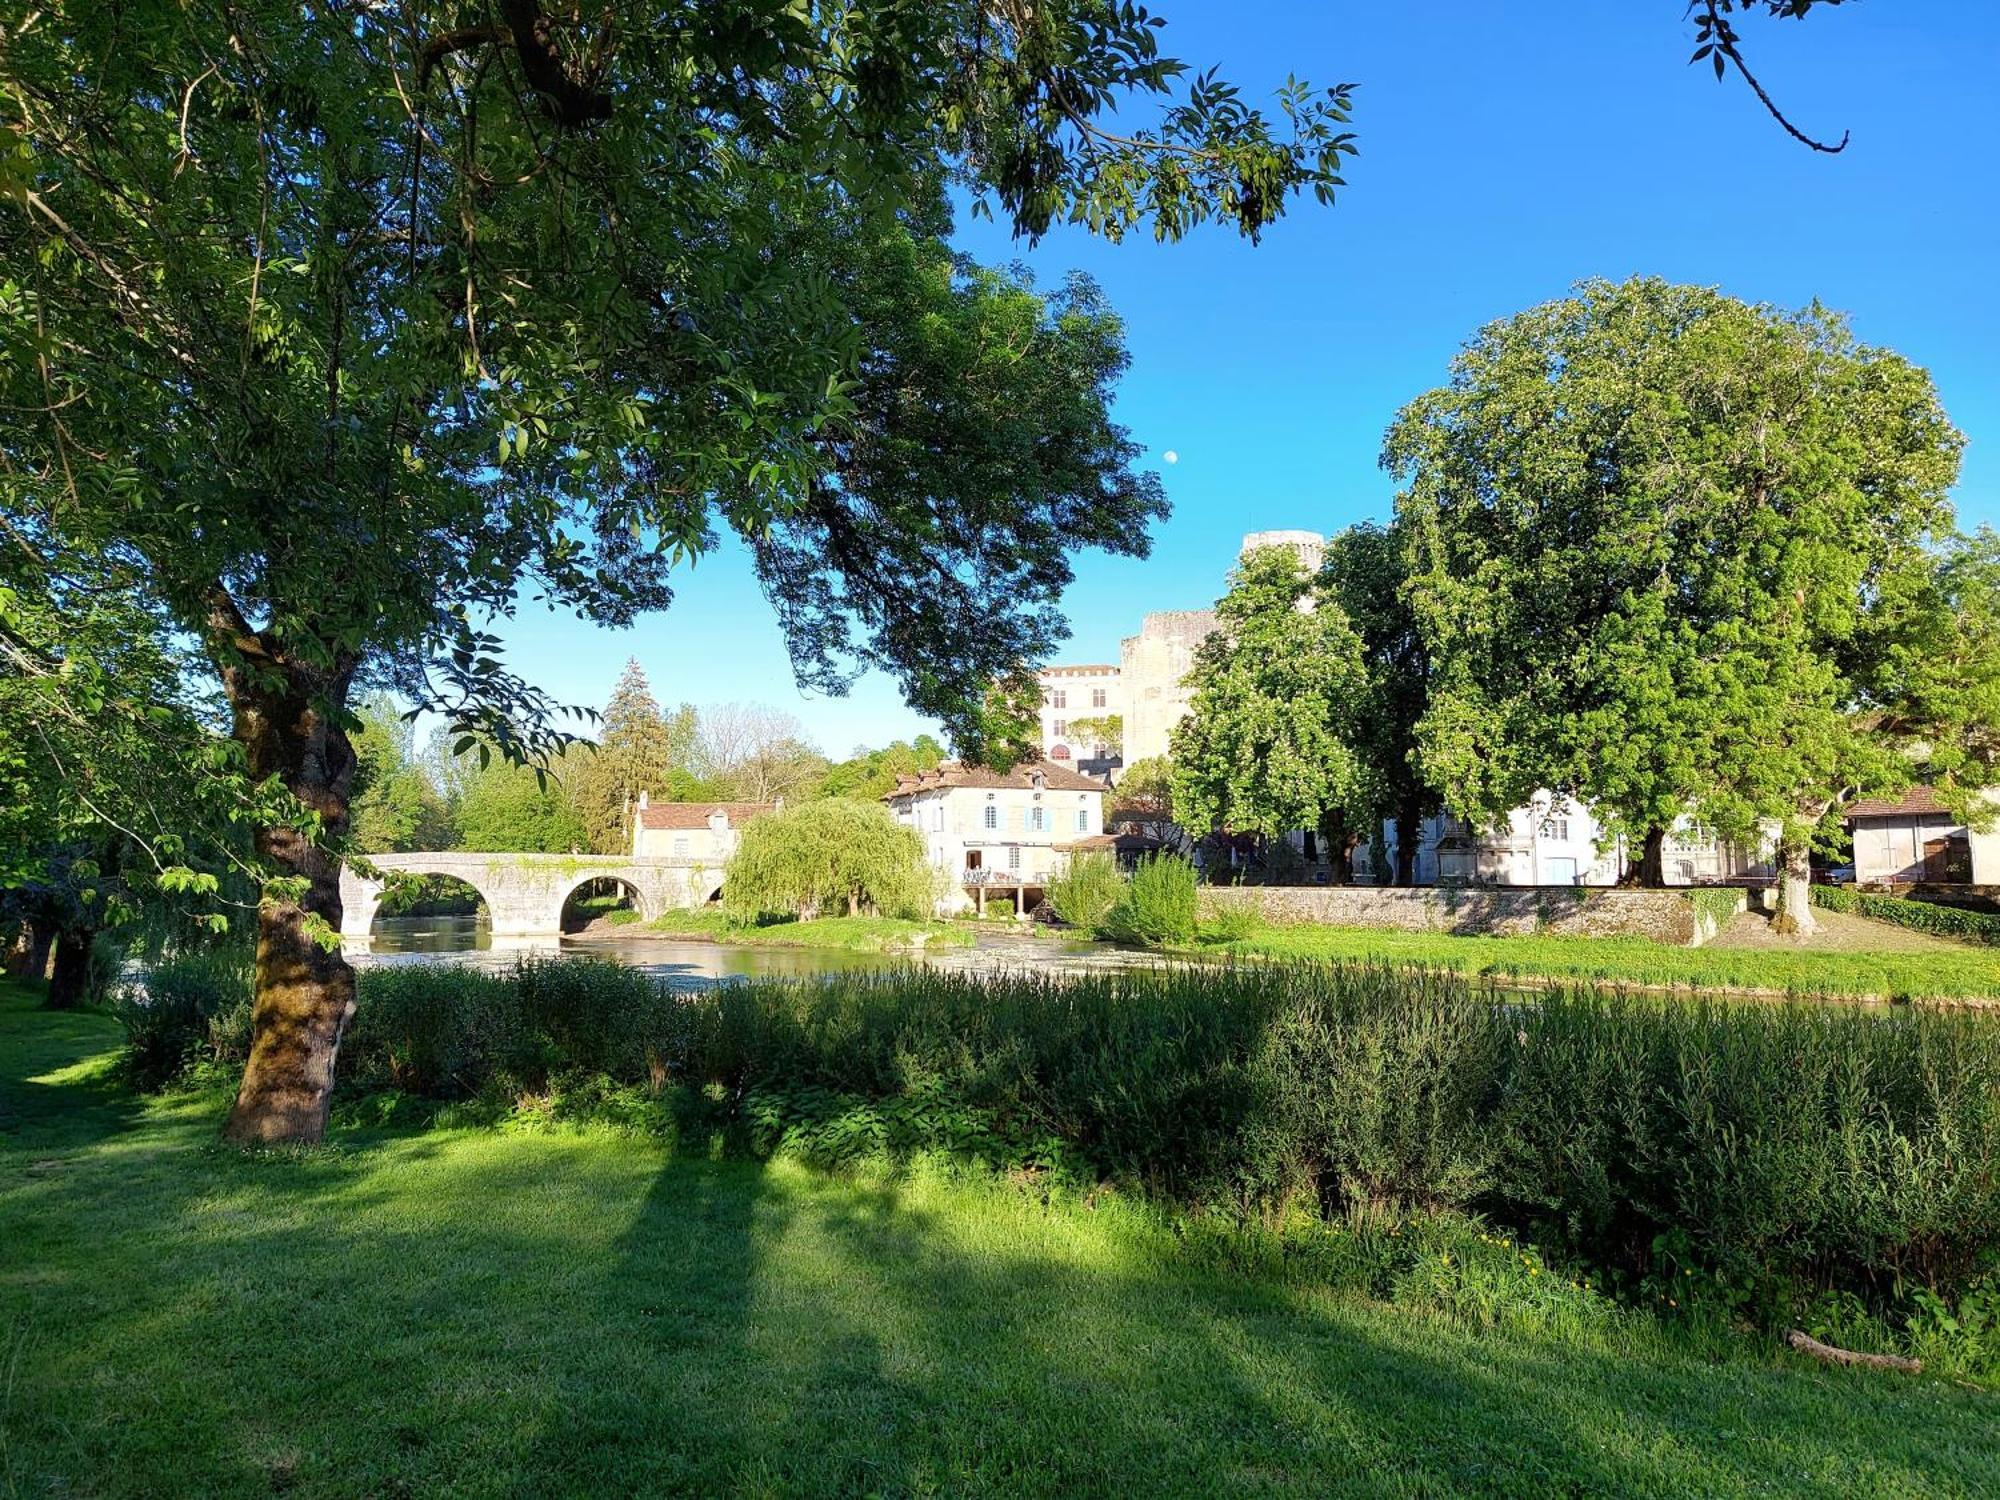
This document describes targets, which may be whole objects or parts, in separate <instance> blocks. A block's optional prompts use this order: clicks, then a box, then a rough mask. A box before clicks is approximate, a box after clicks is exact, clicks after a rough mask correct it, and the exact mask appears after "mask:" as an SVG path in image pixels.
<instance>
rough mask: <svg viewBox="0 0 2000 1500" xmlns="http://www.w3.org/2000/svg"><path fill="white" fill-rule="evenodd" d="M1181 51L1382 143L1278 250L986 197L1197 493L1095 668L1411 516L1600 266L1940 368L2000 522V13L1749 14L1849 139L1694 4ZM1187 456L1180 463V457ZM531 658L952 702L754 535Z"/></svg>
mask: <svg viewBox="0 0 2000 1500" xmlns="http://www.w3.org/2000/svg"><path fill="white" fill-rule="evenodd" d="M1155 8H1156V9H1158V10H1160V11H1162V12H1164V13H1165V14H1166V15H1167V16H1168V17H1169V19H1170V21H1171V24H1170V25H1169V27H1168V28H1167V30H1166V33H1165V38H1164V42H1165V46H1166V49H1167V50H1168V51H1170V52H1171V53H1173V54H1174V55H1176V56H1179V57H1182V58H1184V59H1186V60H1187V61H1189V62H1191V63H1194V64H1195V65H1197V66H1206V65H1208V64H1210V63H1216V64H1219V65H1220V66H1221V68H1222V71H1223V73H1224V76H1226V77H1229V78H1231V79H1233V80H1234V81H1236V82H1237V83H1239V84H1240V85H1241V86H1242V87H1243V88H1244V89H1245V91H1246V93H1250V94H1253V95H1261V94H1262V93H1263V92H1264V91H1265V90H1266V89H1267V88H1269V87H1271V86H1274V85H1275V84H1277V83H1279V82H1281V81H1282V80H1283V78H1284V77H1285V75H1286V73H1288V72H1294V73H1297V74H1298V75H1299V76H1300V77H1303V78H1307V79H1310V80H1312V81H1313V82H1315V83H1333V82H1337V81H1342V80H1351V81H1353V82H1355V83H1356V84H1357V85H1358V86H1359V87H1358V91H1357V94H1356V110H1355V122H1354V127H1353V128H1354V129H1355V130H1356V132H1357V133H1358V136H1359V143H1360V147H1361V155H1360V157H1359V158H1358V159H1357V160H1356V161H1355V162H1354V163H1353V165H1352V166H1351V168H1350V169H1349V171H1348V172H1347V174H1346V175H1347V178H1348V181H1349V187H1348V188H1347V190H1346V192H1345V194H1344V195H1343V197H1342V198H1341V200H1340V202H1339V203H1337V204H1336V205H1335V206H1334V207H1333V208H1331V209H1325V208H1320V207H1318V206H1316V205H1311V204H1305V205H1300V206H1297V207H1295V208H1294V210H1293V213H1292V216H1291V217H1289V218H1287V219H1286V220H1284V221H1282V222H1280V223H1279V224H1278V225H1276V226H1274V227H1273V228H1272V229H1271V230H1270V232H1269V233H1268V234H1267V235H1266V236H1265V239H1264V242H1263V244H1262V245H1261V246H1258V247H1252V246H1250V245H1248V244H1247V243H1245V242H1243V241H1241V240H1239V239H1238V238H1237V237H1236V236H1234V235H1233V234H1230V233H1225V232H1224V231H1221V230H1218V229H1210V230H1208V231H1205V232H1202V233H1200V234H1197V235H1196V236H1194V237H1193V238H1192V239H1190V240H1187V241H1183V242H1182V243H1181V244H1179V245H1170V246H1157V245H1155V244H1153V243H1152V242H1151V241H1150V240H1144V241H1136V240H1135V241H1131V242H1128V243H1126V244H1124V245H1108V244H1104V243H1102V242H1099V241H1095V240H1093V239H1091V238H1090V237H1089V236H1088V235H1085V234H1083V233H1082V232H1080V231H1064V230H1058V231H1056V232H1054V233H1052V234H1050V235H1049V236H1048V237H1047V238H1046V239H1044V240H1043V242H1042V243H1041V244H1040V245H1039V246H1037V247H1036V248H1035V249H1033V250H1032V251H1030V250H1028V249H1026V248H1025V247H1024V246H1022V245H1019V244H1016V243H1014V242H1013V241H1011V240H1010V239H1009V238H1008V237H1007V236H1006V235H1005V234H1004V233H1002V232H1000V231H999V230H998V229H996V228H995V227H994V226H992V225H989V224H986V223H983V222H973V221H968V222H967V223H965V224H964V225H963V227H962V229H961V233H960V236H959V238H960V242H961V243H962V244H963V246H964V247H965V248H966V249H967V250H969V251H971V252H972V253H973V254H975V255H976V256H978V257H979V258H981V259H983V260H987V261H1005V260H1020V261H1023V262H1024V263H1026V264H1027V265H1029V266H1030V267H1031V268H1032V269H1033V270H1034V272H1035V274H1036V276H1037V277H1038V279H1039V280H1041V281H1042V282H1043V283H1044V284H1045V285H1054V284H1055V283H1056V281H1057V280H1058V278H1059V277H1060V276H1061V274H1062V273H1063V272H1064V271H1066V270H1068V269H1069V268H1071V267H1078V268H1081V269H1083V270H1085V271H1087V272H1089V273H1090V274H1091V275H1092V276H1094V277H1095V278H1096V279H1097V280H1098V282H1099V283H1100V284H1101V285H1102V286H1103V287H1104V289H1105V291H1106V293H1107V294H1108V295H1109V298H1110V300H1111V303H1112V305H1113V306H1114V307H1115V308H1117V310H1118V311H1119V313H1120V314H1121V315H1122V316H1123V317H1124V319H1125V320H1126V325H1127V337H1128V340H1129V344H1130V348H1131V354H1132V368H1131V371H1130V373H1129V374H1128V375H1127V377H1126V379H1125V381H1124V383H1123V385H1122V387H1121V389H1120V393H1119V401H1118V406H1117V413H1118V417H1119V419H1120V420H1121V421H1122V422H1123V423H1125V424H1126V425H1127V426H1128V427H1129V428H1130V429H1131V430H1132V432H1133V434H1134V436H1135V437H1136V439H1137V440H1138V441H1139V443H1140V444H1141V446H1142V447H1143V448H1144V449H1145V450H1146V451H1147V453H1148V454H1149V455H1150V458H1149V460H1148V462H1149V464H1150V465H1151V466H1154V467H1157V468H1158V469H1159V471H1160V472H1161V474H1162V476H1163V478H1164V480H1165V482H1166V487H1167V492H1168V495H1169V497H1170V498H1171V500H1172V502H1173V507H1174V512H1173V515H1172V517H1171V518H1170V519H1169V520H1168V521H1167V522H1166V523H1164V524H1163V525H1162V526H1160V527H1159V528H1157V530H1156V532H1155V539H1154V552H1153V556H1152V558H1151V559H1150V560H1148V561H1146V562H1143V563H1139V562H1133V561H1130V560H1126V559H1109V558H1105V557H1103V556H1101V555H1098V554H1086V555H1085V556H1084V557H1082V558H1081V559H1080V560H1079V562H1078V566H1077V581H1076V583H1075V585H1074V586H1073V587H1072V588H1071V590H1070V592H1069V595H1068V597H1067V598H1066V600H1065V608H1066V609H1067V611H1068V614H1069V617H1070V621H1071V625H1072V628H1073V630H1074V637H1073V639H1072V640H1071V642H1070V643H1069V645H1068V646H1067V647H1066V648H1065V649H1064V650H1063V652H1062V653H1061V656H1062V658H1063V659H1068V660H1085V661H1101V660H1116V659H1117V650H1118V641H1119V638H1120V637H1121V636H1123V635H1126V634H1129V633H1131V631H1132V630H1133V629H1135V628H1136V625H1137V621H1138V617H1139V615H1140V614H1142V613H1143V612H1144V611H1146V610H1148V609H1163V608H1193V607H1197V606H1201V605H1204V604H1207V603H1209V602H1210V601H1212V600H1213V598H1214V597H1215V595H1216V593H1217V592H1218V590H1219V588H1220V585H1221V580H1222V574H1223V572H1224V570H1225V569H1226V568H1227V567H1228V565H1229V563H1230V562H1231V561H1232V559H1233V557H1234V553H1235V547H1236V541H1237V538H1238V537H1240V535H1241V534H1242V533H1243V532H1244V531H1247V530H1262V529H1270V528H1276V527H1309V528H1312V529H1314V530H1319V531H1333V530H1337V529H1339V528H1340V527H1342V526H1344V525H1347V524H1349V523H1350V522H1353V521H1357V520H1361V519H1364V518H1366V517H1371V516H1375V517H1380V516H1385V515H1386V514H1387V513H1388V511H1389V508H1390V504H1391V499H1392V490H1391V487H1390V485H1389V483H1388V480H1387V477H1386V476H1385V475H1384V474H1382V472H1381V471H1380V470H1379V468H1378V467H1377V465H1376V456H1377V453H1378V451H1379V448H1380V443H1381V437H1382V432H1383V429H1384V428H1385V427H1386V425H1387V424H1388V422H1389V419H1390V417H1391V416H1392V415H1393V414H1394V412H1395V411H1396V409H1397V408H1398V407H1399V406H1400V405H1401V404H1402V403H1403V402H1405V401H1407V400H1408V399H1409V398H1410V397H1412V396H1414V395H1415V394H1417V393H1418V392H1420V391H1422V390H1425V389H1427V388H1428V387H1430V386H1433V385H1436V384H1438V383H1440V382H1441V381H1442V380H1443V378H1444V377H1445V373H1446V365H1447V363H1448V362H1449V360H1450V358H1451V356H1452V354H1453V352H1454V351H1455V350H1456V349H1457V347H1458V346H1459V345H1460V344H1461V343H1462V342H1463V341H1464V340H1465V339H1466V338H1467V337H1468V336H1469V335H1470V334H1471V333H1472V332H1473V331H1474V330H1475V329H1477V328H1478V327H1479V326H1480V325H1481V324H1482V323H1485V322H1488V321H1490V320H1492V319H1494V318H1498V317H1504V316H1505V315H1507V314H1508V313H1510V312H1512V311H1514V310H1516V309H1518V308H1521V307H1525V306H1528V305H1531V304H1533V303H1535V302H1539V301H1543V300H1546V299H1548V298H1551V297H1555V296H1558V295H1560V294H1561V293H1562V292H1563V291H1564V289H1565V288H1566V287H1568V286H1569V285H1570V284H1571V283H1572V282H1574V281H1577V280H1579V279H1581V278H1583V277H1588V276H1605V277H1613V278H1618V277H1624V276H1628V275H1633V274H1639V273H1646V274H1653V275H1659V276H1664V277H1668V278H1670V279H1674V280H1681V281H1690V282H1700V283H1704V284H1713V285H1718V286H1720V287H1722V288H1723V289H1724V290H1725V291H1727V292H1730V293H1732V294H1734V295H1736V296H1740V297H1745V298H1748V299H1751V300H1756V301H1769V302H1774V303H1779V304H1783V305H1787V306H1797V305H1801V304H1804V303H1806V302H1809V301H1811V300H1812V299H1814V298H1818V299H1819V300H1820V301H1822V302H1824V303H1826V304H1827V305H1828V306H1830V307H1834V308H1837V309H1840V310H1842V311H1845V312H1847V313H1848V314H1850V315H1851V317H1852V319H1853V322H1854V326H1855V328H1856V330H1857V332H1858V333H1859V335H1860V336H1861V337H1862V338H1863V339H1865V340H1867V341H1869V342H1872V343H1877V344H1883V345H1887V346H1890V347H1893V348H1895V349H1897V350H1900V351H1901V352H1902V353H1904V354H1905V355H1907V356H1909V357H1910V358H1912V359H1914V360H1916V361H1917V362H1918V363H1920V364H1922V365H1925V366H1926V367H1928V368H1929V370H1930V371H1931V373H1932V376H1933V378H1934V379H1935V380H1936V382H1937V384H1938V387H1939V389H1940V390H1941V392H1942V393H1943V396H1944V400H1945V404H1946V407H1947V409H1948V410H1949V411H1950V412H1951V414H1952V416H1953V418H1954V420H1955V421H1956V422H1957V424H1958V426H1959V427H1960V429H1961V430H1963V431H1964V432H1965V433H1966V435H1967V437H1968V439H1969V445H1968V449H1967V452H1966V458H1965V466H1964V472H1963V477H1962V479H1961V482H1960V484H1959V487H1958V490H1957V494H1956V501H1957V505H1958V509H1959V514H1960V518H1961V522H1962V523H1963V524H1965V525H1968V526H1970V525H1974V524H1977V523H1979V522H1982V521H1983V522H1991V523H1994V524H1996V525H2000V282H1996V274H1995V273H1996V269H2000V253H1997V249H1996V247H2000V165H1997V164H1996V156H1995V154H1994V148H1993V140H1994V137H1995V127H1996V125H2000V93H1996V92H1995V90H1994V88H1993V79H1994V77H1995V75H1996V64H2000V4H1991V5H1989V4H1979V5H1967V4H1965V3H1964V0H1854V3H1852V4H1848V5H1842V6H1840V7H1838V8H1837V9H1829V10H1825V11H1821V12H1816V13H1815V14H1814V15H1813V16H1812V17H1811V18H1810V19H1809V20H1807V21H1804V22H1802V23H1794V22H1773V21H1765V20H1760V19H1752V20H1749V21H1746V22H1745V23H1744V25H1743V30H1744V33H1745V40H1746V49H1747V50H1748V52H1749V56H1750V60H1751V64H1752V66H1753V67H1754V68H1756V69H1757V70H1758V72H1759V76H1760V77H1761V78H1762V80H1763V81H1764V83H1765V85H1766V87H1767V88H1769V89H1770V90H1771V92H1772V93H1773V95H1774V96H1775V97H1776V98H1777V99H1778V100H1779V101H1780V102H1781V103H1782V104H1783V105H1784V106H1785V108H1786V109H1787V111H1788V112H1789V113H1790V114H1791V115H1792V117H1793V118H1794V119H1795V120H1796V121H1797V122H1798V123H1799V124H1800V125H1801V126H1802V127H1803V128H1805V129H1807V130H1809V131H1811V132H1813V133H1816V134H1820V135H1824V136H1831V137H1833V138H1836V139H1837V138H1838V136H1839V134H1840V132H1841V131H1842V130H1843V129H1850V130H1852V132H1853V141H1852V144H1851V145H1850V146H1849V147H1848V149H1847V151H1846V152H1845V153H1844V154H1843V155H1841V156H1837V157H1828V156H1821V155H1816V154H1814V153H1812V152H1809V151H1807V150H1806V149H1805V148H1804V147H1802V146H1799V145H1797V144H1795V143H1794V142H1792V141H1791V140H1789V139H1788V138H1787V137H1786V136H1785V135H1784V133H1783V132H1782V131H1781V130H1780V129H1779V128H1778V126H1777V125H1776V124H1775V123H1774V122H1773V121H1771V120H1770V119H1769V118H1768V117H1767V116H1766V115H1765V114H1764V113H1763V111H1762V109H1761V108H1760V107H1759V106H1758V104H1757V103H1756V101H1755V99H1754V98H1753V97H1752V96H1751V94H1750V93H1749V91H1748V90H1747V89H1746V88H1745V87H1743V85H1742V84H1741V83H1740V81H1738V80H1736V79H1735V78H1733V77H1732V78H1731V79H1730V80H1728V81H1727V82H1725V83H1722V84H1717V83H1716V82H1715V81H1714V78H1713V75H1712V74H1710V73H1708V72H1707V71H1705V70H1704V69H1695V68H1689V67H1686V66H1684V62H1685V59H1686V57H1687V55H1688V52H1689V51H1690V49H1691V46H1692V43H1691V41H1690V39H1689V38H1690V28H1689V27H1688V26H1687V24H1686V23H1685V22H1684V20H1683V19H1682V16H1681V9H1682V7H1681V4H1680V0H1619V3H1617V4H1598V5H1590V4H1583V5H1567V6H1556V7H1539V6H1526V5H1509V4H1498V3H1494V0H1429V3H1424V4H1401V5H1383V4H1380V3H1379V0H1372V3H1365V4H1364V3H1349V0H1286V3H1281V0H1232V3H1230V4H1226V5H1225V4H1217V3H1213V0H1208V3H1197V0H1158V3H1157V4H1156V6H1155ZM1170 450H1171V451H1173V452H1175V453H1177V454H1178V456H1179V462H1178V463H1176V464H1173V465H1166V464H1164V463H1163V462H1162V455H1164V454H1165V453H1166V452H1168V451H1170ZM503 634H504V635H505V636H506V638H507V639H508V641H509V643H510V647H511V655H512V658H513V665H514V666H515V667H516V669H517V670H520V671H522V672H524V673H525V674H526V675H527V676H528V677H529V678H530V679H531V680H534V681H536V682H537V683H539V684H540V685H541V686H542V687H544V688H546V689H548V690H550V691H551V692H553V693H554V694H556V695H557V696H558V697H559V698H560V699H562V700H563V701H566V702H581V703H590V704H602V703H603V701H604V698H605V696H606V695H607V693H608V692H609V690H610V686H611V683H612V681H613V679H614V678H615V677H616V676H617V673H618V671H619V669H620V668H621V667H622V666H623V664H624V662H625V659H626V657H627V656H628V655H633V656H637V657H638V658H639V660H640V662H641V663H642V664H643V665H644V666H645V668H646V670H647V673H648V675H649V676H650V677H651V679H652V682H653V686H654V690H655V692H656V693H657V694H658V695H659V696H660V697H661V698H663V699H671V700H688V701H692V702H696V703H703V702H720V701H728V700H739V701H748V700H755V701H761V702H766V703H771V704H774V705H777V706H779V707H782V708H784V709H787V710H788V711H790V712H793V713H795V714H797V716H798V717H799V718H800V720H801V721H802V722H803V723H804V724H805V726H806V729H807V731H808V733H809V735H810V736H811V737H812V738H813V739H814V740H815V741H816V742H817V743H818V744H819V745H820V747H821V748H822V749H824V750H826V751H827V752H829V753H831V754H833V755H836V756H839V755H844V754H846V753H847V752H848V751H849V750H851V749H852V748H853V747H854V746H856V745H857V744H862V743H869V744H882V743H885V742H887V741H888V740H891V739H894V738H898V737H902V736H907V735H909V734H912V733H915V732H917V731H919V730H921V729H923V728H926V727H929V726H927V724H926V723H925V721H923V720H921V719H920V718H918V717H917V716H916V715H914V714H912V713H910V712H909V711H908V710H907V709H906V708H904V706H903V705H902V703H901V701H900V699H899V697H898V696H897V694H896V691H895V688H894V685H893V684H892V683H890V682H888V681H887V680H886V679H883V678H881V677H873V678H870V679H867V680H864V681H863V682H862V683H861V684H859V685H858V686H857V687H856V689H855V691H854V693H853V694H852V695H851V696H849V697H847V698H845V699H826V698H819V697H806V696H804V695H801V694H800V693H799V691H798V690H797V688H796V687H795V686H794V685H793V682H792V679H791V674H790V669H789V666H788V664H787V661H786V657H785V653H784V646H783V642H782V639H781V638H780V636H779V633H778V631H777V628H776V627H775V625H774V624H773V623H772V621H771V617H770V611H769V608H768V606H767V605H766V603H765V601H764V599H763V597H762V595H761V594H760V593H759V592H758V590H757V587H756V584H755V581H754V579H753V578H752V577H751V574H750V571H749V567H748V564H747V560H746V559H745V558H744V557H743V556H742V554H741V553H740V551H738V550H735V549H733V548H732V549H731V550H728V551H725V552H724V553H722V554H719V555H717V556H715V557H711V558H708V559H705V560H703V561H702V562H701V563H700V564H699V565H698V566H697V567H695V568H693V569H691V570H690V571H689V572H687V573H686V574H685V575H684V576H683V577H682V579H681V580H680V583H679V592H678V598H677V600H676V602H675V605H674V607H673V608H672V609H671V610H670V611H668V612H667V613H665V614H662V615H658V616H653V617H651V618H648V619H646V620H643V621H642V622H641V623H640V624H639V625H638V626H637V627H636V628H634V629H632V630H630V631H606V630H600V629H597V628H596V627H593V626H590V625H588V624H584V623H580V622H577V621H575V620H573V619H570V618H568V617H567V616H560V617H559V616H553V615H549V614H546V613H544V612H542V611H540V610H537V609H534V608H532V607H531V608H529V609H527V610H524V612H523V613H522V615H521V616H520V617H519V618H518V619H516V620H515V621H513V622H511V623H510V624H509V625H507V626H505V627H504V628H503Z"/></svg>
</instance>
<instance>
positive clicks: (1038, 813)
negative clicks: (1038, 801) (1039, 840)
mask: <svg viewBox="0 0 2000 1500" xmlns="http://www.w3.org/2000/svg"><path fill="white" fill-rule="evenodd" d="M1048 826H1049V810H1048V809H1047V808H1046V807H1031V808H1029V809H1028V832H1030V833H1043V832H1045V831H1047V829H1048Z"/></svg>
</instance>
